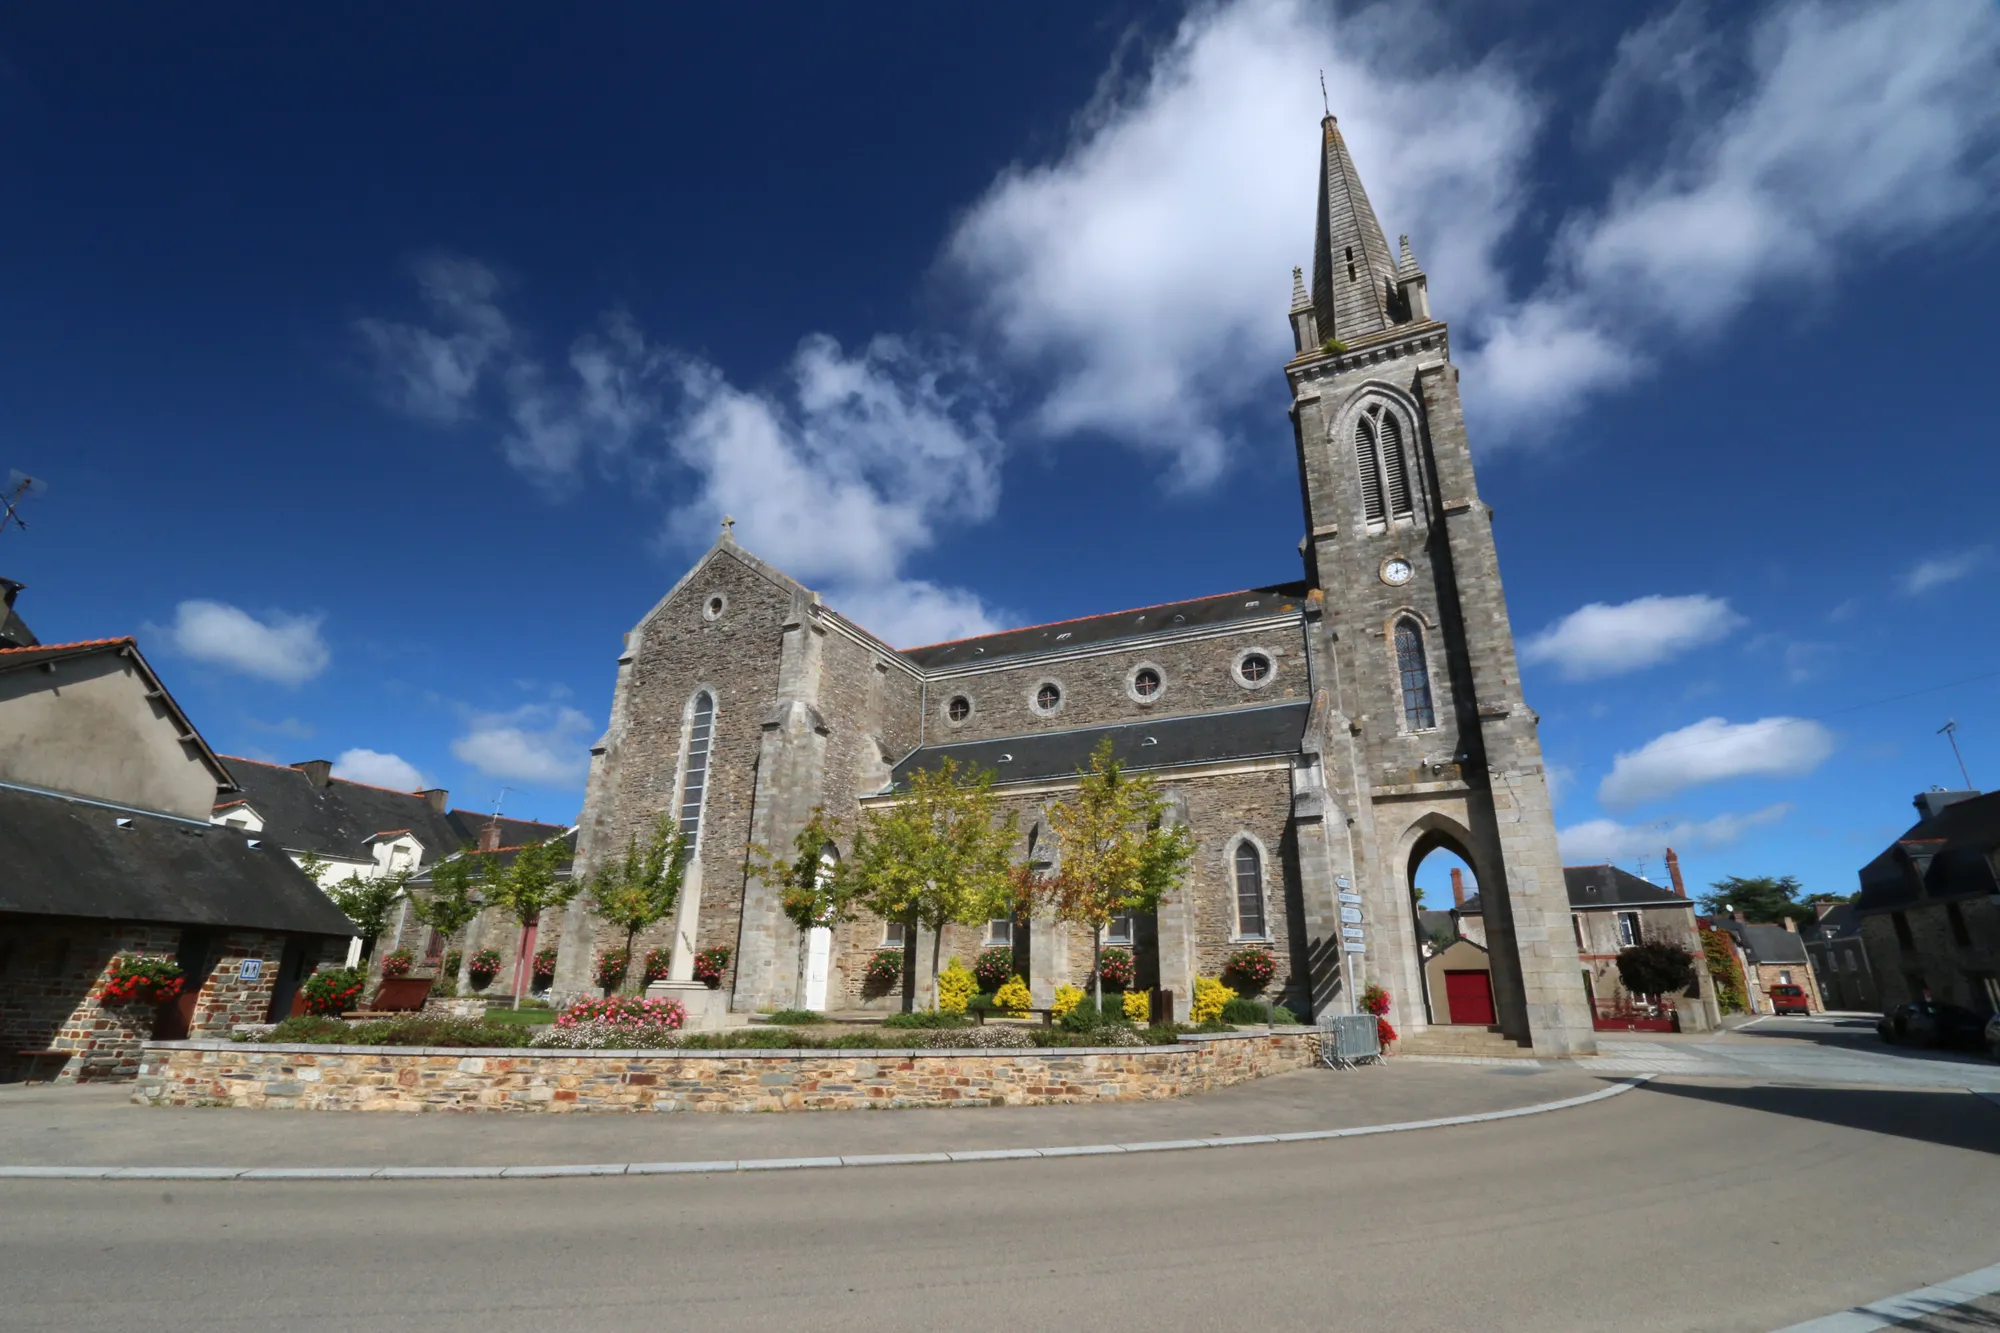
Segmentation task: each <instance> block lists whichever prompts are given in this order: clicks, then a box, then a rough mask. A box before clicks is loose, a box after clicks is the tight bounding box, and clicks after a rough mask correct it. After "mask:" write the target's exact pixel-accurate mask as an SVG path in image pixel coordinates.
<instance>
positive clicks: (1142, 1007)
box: [1125, 990, 1153, 1023]
mask: <svg viewBox="0 0 2000 1333" xmlns="http://www.w3.org/2000/svg"><path fill="white" fill-rule="evenodd" d="M1152 1013H1153V993H1152V992H1151V991H1143V990H1128V991H1126V992H1125V1017H1127V1018H1129V1019H1131V1020H1132V1021H1133V1022H1134V1023H1143V1022H1145V1021H1146V1020H1147V1019H1148V1018H1150V1017H1152Z"/></svg>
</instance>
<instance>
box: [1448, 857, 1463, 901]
mask: <svg viewBox="0 0 2000 1333" xmlns="http://www.w3.org/2000/svg"><path fill="white" fill-rule="evenodd" d="M1451 900H1452V901H1453V902H1454V903H1457V904H1458V905H1459V906H1460V907H1463V906H1465V872H1464V871H1463V870H1460V869H1459V868H1458V867H1457V866H1453V867H1452V868H1451Z"/></svg>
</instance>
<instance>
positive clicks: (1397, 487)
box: [1354, 403, 1416, 525]
mask: <svg viewBox="0 0 2000 1333" xmlns="http://www.w3.org/2000/svg"><path fill="white" fill-rule="evenodd" d="M1354 464H1355V468H1356V470H1357V471H1358V472H1359V473H1360V475H1361V510H1362V515H1363V517H1364V518H1366V519H1367V521H1368V522H1369V523H1371V524H1379V525H1386V524H1387V523H1388V522H1389V520H1390V519H1392V518H1414V517H1415V516H1416V503H1415V499H1414V496H1413V493H1412V492H1411V490H1410V465H1409V458H1408V453H1407V451H1406V450H1405V449H1404V448H1403V423H1402V422H1401V420H1400V419H1398V418H1397V416H1396V414H1395V413H1394V412H1391V411H1388V410H1387V409H1386V408H1384V407H1383V405H1382V404H1380V403H1371V404H1370V405H1369V406H1368V409H1367V410H1366V411H1365V412H1363V413H1362V414H1361V415H1360V416H1358V417H1356V418H1355V419H1354Z"/></svg>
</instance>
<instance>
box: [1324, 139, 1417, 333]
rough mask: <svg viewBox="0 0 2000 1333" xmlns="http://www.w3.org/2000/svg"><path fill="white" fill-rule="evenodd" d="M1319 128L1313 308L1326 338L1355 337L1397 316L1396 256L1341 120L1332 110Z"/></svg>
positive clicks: (1378, 329)
mask: <svg viewBox="0 0 2000 1333" xmlns="http://www.w3.org/2000/svg"><path fill="white" fill-rule="evenodd" d="M1320 131H1321V134H1320V137H1321V149H1320V164H1319V229H1318V234H1317V235H1316V236H1315V237H1314V239H1313V281H1312V303H1313V314H1314V316H1315V323H1316V324H1317V326H1318V331H1319V334H1320V336H1321V337H1322V338H1338V339H1339V340H1340V341H1342V342H1348V343H1351V342H1354V341H1356V340H1357V339H1360V338H1365V337H1367V336H1369V335H1370V334H1375V333H1380V332H1382V331H1383V330H1384V329H1386V328H1388V327H1389V326H1390V325H1391V324H1392V323H1396V322H1399V321H1397V320H1396V319H1395V318H1394V315H1395V313H1399V312H1395V311H1393V309H1392V304H1391V298H1392V294H1393V293H1394V292H1395V290H1396V277H1397V274H1396V260H1395V258H1394V256H1392V255H1391V254H1390V252H1389V242H1388V240H1387V238H1385V237H1384V236H1383V235H1382V224H1381V223H1380V222H1377V221H1376V220H1375V208H1374V206H1373V205H1372V204H1370V203H1369V202H1368V191H1367V190H1365V189H1363V188H1362V185H1361V173H1360V172H1358V171H1356V170H1355V169H1354V159H1353V158H1352V157H1351V156H1349V154H1348V151H1347V141H1346V140H1345V139H1343V138H1341V135H1340V123H1339V122H1338V121H1337V120H1335V119H1334V118H1333V117H1332V116H1331V115H1329V116H1327V118H1326V119H1325V120H1323V121H1321V122H1320Z"/></svg>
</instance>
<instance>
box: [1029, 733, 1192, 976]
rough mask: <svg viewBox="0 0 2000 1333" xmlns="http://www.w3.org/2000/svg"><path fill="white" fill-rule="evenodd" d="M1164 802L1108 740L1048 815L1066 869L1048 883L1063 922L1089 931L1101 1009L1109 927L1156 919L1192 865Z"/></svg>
mask: <svg viewBox="0 0 2000 1333" xmlns="http://www.w3.org/2000/svg"><path fill="white" fill-rule="evenodd" d="M1166 810H1167V800H1166V797H1164V796H1162V795H1161V794H1160V792H1159V789H1158V788H1157V787H1156V786H1154V784H1153V780H1152V779H1151V778H1149V777H1146V776H1143V775H1141V776H1139V777H1128V776H1126V774H1125V771H1124V767H1123V765H1121V764H1120V763H1119V762H1118V761H1117V760H1115V759H1113V758H1112V757H1111V742H1110V741H1109V740H1108V739H1107V740H1106V741H1104V742H1103V743H1102V744H1100V745H1099V746H1098V747H1097V750H1096V752H1095V753H1093V754H1092V755H1091V756H1090V767H1089V768H1087V769H1083V770H1080V771H1079V780H1078V782H1077V788H1076V794H1075V795H1074V796H1073V797H1071V798H1070V799H1068V800H1065V801H1058V802H1056V803H1055V804H1053V805H1051V806H1050V807H1049V809H1048V821H1049V829H1050V831H1051V832H1052V833H1053V834H1054V835H1055V841H1056V847H1057V849H1058V851H1059V852H1060V854H1061V858H1062V865H1061V868H1060V869H1059V870H1058V871H1057V872H1056V873H1055V874H1053V875H1051V876H1049V877H1048V878H1047V881H1046V888H1045V894H1046V901H1047V902H1048V904H1049V908H1050V912H1051V914H1052V915H1053V916H1054V917H1055V918H1056V920H1058V921H1066V922H1071V923H1074V924H1076V925H1081V926H1088V927H1090V949H1091V989H1092V990H1093V991H1094V992H1095V994H1094V996H1093V999H1094V1000H1095V1002H1096V1005H1097V1007H1098V1008H1099V1009H1102V1008H1103V1004H1104V982H1103V978H1102V977H1100V976H1098V972H1099V964H1100V963H1101V962H1102V961H1103V953H1104V928H1105V927H1106V926H1108V925H1110V924H1111V922H1112V919H1113V918H1115V917H1118V916H1121V915H1123V914H1125V913H1127V912H1153V911H1157V910H1158V909H1159V906H1160V898H1161V896H1162V895H1164V894H1165V893H1166V891H1167V890H1168V889H1170V888H1172V887H1173V886H1174V885H1175V884H1177V883H1179V882H1180V878H1181V876H1182V874H1183V873H1185V872H1186V870H1187V866H1188V862H1189V861H1191V860H1192V859H1194V834H1193V833H1192V832H1190V831H1189V829H1188V827H1187V825H1185V824H1176V825H1174V826H1173V827H1171V828H1168V827H1166V826H1165V823H1164V821H1165V816H1166Z"/></svg>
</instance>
